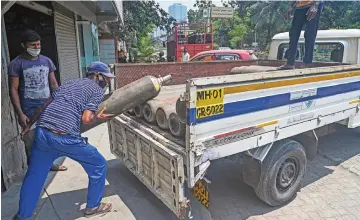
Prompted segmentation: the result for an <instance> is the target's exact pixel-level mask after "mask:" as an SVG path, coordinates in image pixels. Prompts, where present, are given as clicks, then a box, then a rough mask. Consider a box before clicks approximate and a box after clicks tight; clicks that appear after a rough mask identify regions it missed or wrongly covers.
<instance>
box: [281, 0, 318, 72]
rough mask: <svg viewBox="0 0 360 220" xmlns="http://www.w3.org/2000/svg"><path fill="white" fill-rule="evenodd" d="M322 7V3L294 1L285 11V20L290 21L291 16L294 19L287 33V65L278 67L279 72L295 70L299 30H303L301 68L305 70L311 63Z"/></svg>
mask: <svg viewBox="0 0 360 220" xmlns="http://www.w3.org/2000/svg"><path fill="white" fill-rule="evenodd" d="M323 7H324V2H323V1H320V2H319V1H294V2H293V3H292V7H291V8H290V9H289V10H288V11H287V13H286V18H287V19H290V17H291V14H292V13H294V17H293V20H292V24H291V29H290V32H289V38H290V43H289V53H288V57H287V63H286V64H285V65H282V66H280V67H279V70H288V69H294V68H295V57H296V51H297V45H298V43H299V37H300V34H301V30H302V28H303V27H304V26H306V28H305V33H304V37H305V55H304V59H303V62H304V64H303V67H304V68H306V67H307V66H308V65H309V64H311V63H312V61H313V54H314V46H315V39H316V35H317V31H318V26H319V19H320V13H321V12H322V10H323Z"/></svg>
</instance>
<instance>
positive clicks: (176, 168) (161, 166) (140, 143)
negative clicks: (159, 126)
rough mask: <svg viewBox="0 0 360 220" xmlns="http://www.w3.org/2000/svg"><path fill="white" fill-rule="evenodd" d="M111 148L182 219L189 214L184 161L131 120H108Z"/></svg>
mask: <svg viewBox="0 0 360 220" xmlns="http://www.w3.org/2000/svg"><path fill="white" fill-rule="evenodd" d="M108 128H109V138H110V147H111V152H112V153H113V154H114V155H115V156H116V157H117V158H118V159H119V160H120V161H121V162H122V163H123V164H124V165H125V166H126V167H127V168H128V169H129V170H130V171H131V172H132V173H133V174H134V175H135V176H136V177H137V178H138V179H139V180H140V181H141V182H142V183H143V184H144V185H145V186H146V187H147V188H148V189H149V190H151V192H152V193H153V194H155V195H156V196H157V197H158V198H159V199H160V200H161V201H162V202H163V203H164V204H165V205H166V206H167V207H168V208H169V209H171V210H172V211H173V212H174V213H175V215H176V216H177V217H178V218H179V219H183V218H184V216H185V215H186V213H185V212H186V197H185V188H184V187H185V184H184V181H185V175H184V162H183V157H182V156H181V155H180V154H177V153H175V152H174V151H172V150H170V149H169V148H167V147H165V146H164V145H163V144H161V143H160V142H158V141H156V140H155V139H154V138H152V137H150V136H149V135H147V134H146V133H144V132H143V131H141V130H140V129H138V128H136V127H134V126H133V125H131V124H130V123H129V122H128V121H125V120H123V119H121V117H116V118H114V119H112V120H111V121H109V122H108Z"/></svg>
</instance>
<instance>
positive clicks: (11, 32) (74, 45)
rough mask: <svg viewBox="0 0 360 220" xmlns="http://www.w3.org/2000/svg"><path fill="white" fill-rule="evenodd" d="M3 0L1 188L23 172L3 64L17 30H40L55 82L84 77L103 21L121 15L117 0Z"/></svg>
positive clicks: (11, 54)
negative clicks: (53, 65) (52, 68)
mask: <svg viewBox="0 0 360 220" xmlns="http://www.w3.org/2000/svg"><path fill="white" fill-rule="evenodd" d="M114 2H115V1H48V2H47V1H41V2H30V1H2V2H1V16H2V22H1V64H2V69H1V93H2V102H1V110H2V114H1V151H2V152H1V156H2V160H1V174H2V178H1V179H2V186H4V187H3V188H2V191H3V190H6V189H8V188H9V187H10V186H11V185H12V184H13V183H14V182H15V181H17V180H19V179H21V178H22V176H23V174H24V172H25V170H26V169H27V165H26V155H25V149H24V144H23V142H22V141H21V140H20V138H19V134H20V127H19V125H18V123H17V118H16V115H15V112H14V110H13V107H12V104H11V101H10V96H9V86H8V75H7V66H8V64H9V63H10V61H11V60H12V59H14V58H15V57H16V56H17V55H19V54H20V53H21V52H22V51H23V49H22V47H21V45H20V34H21V32H22V31H23V30H25V29H33V30H35V31H36V32H38V33H39V35H40V36H41V38H42V40H41V43H42V45H41V54H42V55H45V56H47V57H49V58H50V59H51V60H52V61H53V63H54V64H55V66H56V68H57V70H56V71H55V76H56V78H57V80H58V82H59V84H61V83H63V82H65V81H67V80H70V79H74V78H81V77H84V75H85V72H86V66H87V65H88V64H89V63H91V62H92V61H96V60H100V59H101V57H100V49H99V35H101V34H103V33H107V32H108V28H107V26H106V22H107V21H115V20H117V19H122V13H123V12H122V3H121V2H119V1H116V2H115V3H114Z"/></svg>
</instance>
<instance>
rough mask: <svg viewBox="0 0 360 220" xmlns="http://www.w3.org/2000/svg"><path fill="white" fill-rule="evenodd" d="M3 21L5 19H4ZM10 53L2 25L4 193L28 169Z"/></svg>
mask: <svg viewBox="0 0 360 220" xmlns="http://www.w3.org/2000/svg"><path fill="white" fill-rule="evenodd" d="M2 20H4V19H3V17H2ZM8 63H9V52H8V47H7V40H6V32H5V27H4V24H3V23H2V25H1V175H2V178H1V179H2V180H1V184H2V186H4V187H2V191H3V190H7V189H8V188H9V187H10V186H11V185H12V184H13V183H14V182H16V181H17V180H19V179H21V178H22V177H23V175H24V173H25V170H26V169H27V164H26V155H25V147H24V143H23V142H22V141H21V140H20V138H19V133H20V130H19V126H18V123H17V119H16V117H15V112H14V109H13V107H12V104H11V101H10V96H9V86H8V80H9V79H8V75H7V66H8Z"/></svg>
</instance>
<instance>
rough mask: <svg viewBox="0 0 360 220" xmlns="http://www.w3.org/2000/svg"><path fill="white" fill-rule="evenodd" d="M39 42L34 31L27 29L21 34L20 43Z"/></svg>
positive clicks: (38, 36)
mask: <svg viewBox="0 0 360 220" xmlns="http://www.w3.org/2000/svg"><path fill="white" fill-rule="evenodd" d="M39 40H41V37H40V35H39V34H38V33H36V31H34V30H31V29H27V30H25V31H24V32H22V34H21V43H23V44H26V43H28V42H34V41H39Z"/></svg>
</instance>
